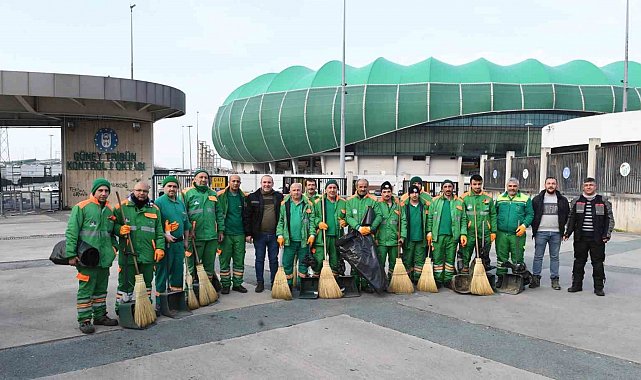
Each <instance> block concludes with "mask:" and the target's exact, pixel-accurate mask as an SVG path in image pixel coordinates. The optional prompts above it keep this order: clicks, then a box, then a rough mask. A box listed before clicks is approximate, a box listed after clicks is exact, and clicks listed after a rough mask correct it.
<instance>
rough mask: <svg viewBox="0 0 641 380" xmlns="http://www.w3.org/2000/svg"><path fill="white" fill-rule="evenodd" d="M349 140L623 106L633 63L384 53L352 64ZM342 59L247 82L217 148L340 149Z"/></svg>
mask: <svg viewBox="0 0 641 380" xmlns="http://www.w3.org/2000/svg"><path fill="white" fill-rule="evenodd" d="M346 77H347V78H346V80H347V83H348V87H347V97H346V104H345V108H346V110H345V115H346V143H347V144H353V143H356V142H359V141H364V140H367V139H370V138H372V137H376V136H380V135H383V134H386V133H390V132H393V131H395V130H398V129H402V128H408V127H412V126H415V125H419V124H424V123H429V122H432V121H436V120H442V119H447V118H452V117H460V116H465V115H473V114H482V113H488V112H514V111H528V110H529V111H531V110H546V111H550V110H552V111H554V110H559V111H582V112H591V113H607V112H616V111H620V110H621V103H622V94H623V89H622V83H621V80H622V79H623V62H614V63H611V64H609V65H606V66H603V67H601V68H599V67H597V66H595V65H594V64H592V63H590V62H587V61H583V60H576V61H571V62H568V63H566V64H563V65H559V66H547V65H544V64H542V63H541V62H539V61H537V60H535V59H528V60H525V61H523V62H519V63H517V64H514V65H509V66H501V65H497V64H495V63H492V62H489V61H487V60H486V59H483V58H481V59H478V60H476V61H473V62H470V63H466V64H463V65H450V64H447V63H444V62H441V61H439V60H437V59H434V58H428V59H426V60H424V61H422V62H419V63H416V64H413V65H410V66H403V65H399V64H396V63H394V62H390V61H388V60H386V59H384V58H378V59H377V60H375V61H374V62H372V63H370V64H368V65H366V66H364V67H361V68H354V67H351V66H347V67H346ZM340 82H341V63H340V62H339V61H330V62H327V63H326V64H324V65H323V66H322V67H321V68H320V69H318V71H313V70H311V69H308V68H306V67H303V66H292V67H289V68H287V69H285V70H283V71H281V72H280V73H270V74H264V75H261V76H259V77H257V78H255V79H254V80H252V81H250V82H248V83H246V84H244V85H242V86H240V87H238V88H237V89H236V90H234V91H233V92H232V93H231V94H230V95H229V96H228V97H227V99H226V100H225V102H224V103H223V105H222V106H221V107H220V108H219V109H218V113H217V115H216V119H215V121H214V126H213V128H212V139H213V142H214V146H215V148H216V150H217V152H218V153H219V154H220V155H221V156H222V157H223V158H226V159H229V160H233V161H240V162H267V161H274V160H281V159H287V158H295V157H301V156H307V155H311V154H316V153H320V152H324V151H328V150H332V149H336V148H337V147H338V139H337V135H338V133H339V132H338V131H339V129H340V91H339V87H340ZM629 86H630V87H631V88H630V90H629V92H628V109H629V110H637V109H641V93H640V89H639V87H641V64H639V63H637V62H630V63H629Z"/></svg>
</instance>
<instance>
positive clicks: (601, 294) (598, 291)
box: [594, 289, 605, 297]
mask: <svg viewBox="0 0 641 380" xmlns="http://www.w3.org/2000/svg"><path fill="white" fill-rule="evenodd" d="M594 294H596V295H597V296H601V297H603V296H604V295H605V292H604V291H603V289H594Z"/></svg>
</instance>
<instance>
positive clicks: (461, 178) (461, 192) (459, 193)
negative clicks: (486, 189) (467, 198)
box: [457, 173, 465, 196]
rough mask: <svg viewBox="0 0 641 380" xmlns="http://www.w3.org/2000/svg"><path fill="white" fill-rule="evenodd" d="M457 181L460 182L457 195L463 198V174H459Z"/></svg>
mask: <svg viewBox="0 0 641 380" xmlns="http://www.w3.org/2000/svg"><path fill="white" fill-rule="evenodd" d="M457 181H458V193H457V195H458V196H461V195H463V193H464V192H465V176H464V175H463V174H461V173H459V175H458V179H457Z"/></svg>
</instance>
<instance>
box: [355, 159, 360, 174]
mask: <svg viewBox="0 0 641 380" xmlns="http://www.w3.org/2000/svg"><path fill="white" fill-rule="evenodd" d="M354 165H356V175H359V174H361V168H360V167H359V165H358V156H356V155H354Z"/></svg>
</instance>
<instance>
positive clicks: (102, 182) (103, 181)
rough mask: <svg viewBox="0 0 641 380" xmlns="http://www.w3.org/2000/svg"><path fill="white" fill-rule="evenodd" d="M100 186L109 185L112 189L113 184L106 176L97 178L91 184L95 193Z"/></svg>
mask: <svg viewBox="0 0 641 380" xmlns="http://www.w3.org/2000/svg"><path fill="white" fill-rule="evenodd" d="M100 186H107V187H108V188H109V191H111V184H110V183H109V181H107V180H106V179H104V178H96V179H95V180H94V181H93V185H91V194H94V193H95V192H96V190H98V188H99V187H100Z"/></svg>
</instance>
